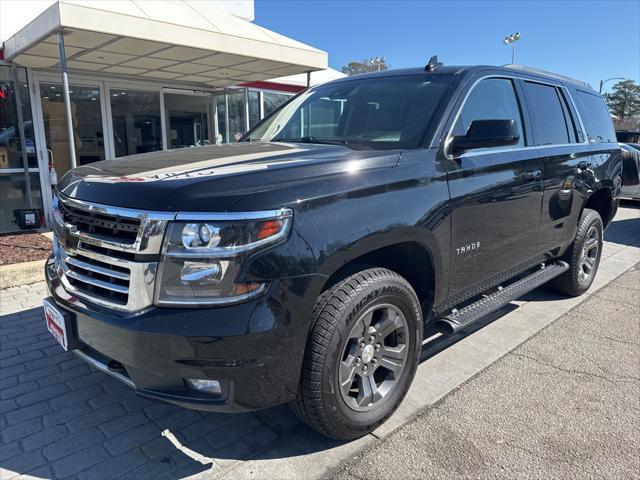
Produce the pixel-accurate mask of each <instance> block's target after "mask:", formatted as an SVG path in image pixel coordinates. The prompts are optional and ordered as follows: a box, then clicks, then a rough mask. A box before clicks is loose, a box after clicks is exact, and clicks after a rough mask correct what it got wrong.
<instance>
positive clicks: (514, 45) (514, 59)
mask: <svg viewBox="0 0 640 480" xmlns="http://www.w3.org/2000/svg"><path fill="white" fill-rule="evenodd" d="M511 47H512V49H511V65H515V64H516V42H513V43H512V44H511Z"/></svg>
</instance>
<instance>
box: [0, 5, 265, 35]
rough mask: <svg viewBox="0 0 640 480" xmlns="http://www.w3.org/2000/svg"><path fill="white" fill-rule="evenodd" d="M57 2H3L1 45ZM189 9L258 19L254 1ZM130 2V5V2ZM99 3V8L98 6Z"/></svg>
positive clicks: (117, 8)
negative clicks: (214, 11)
mask: <svg viewBox="0 0 640 480" xmlns="http://www.w3.org/2000/svg"><path fill="white" fill-rule="evenodd" d="M56 1H57V0H0V42H4V41H5V40H6V39H8V38H10V37H11V36H12V35H13V34H15V33H16V32H18V31H20V30H21V29H22V28H23V27H24V26H25V25H27V24H28V23H29V22H30V21H31V20H33V19H34V18H36V17H37V16H38V15H40V14H41V13H42V12H44V11H45V10H46V9H47V8H48V7H49V6H50V5H53V4H54V3H55V2H56ZM65 1H67V2H69V3H74V2H75V1H77V3H92V4H93V5H95V6H96V7H97V8H101V9H104V10H110V11H116V12H117V11H121V10H122V8H123V7H124V5H125V4H124V3H120V5H118V3H119V2H118V0H111V1H108V0H98V1H96V0H91V1H90V2H87V0H65ZM145 1H153V0H135V1H134V2H131V3H134V4H135V3H144V2H145ZM165 1H166V2H167V3H169V2H172V3H178V2H182V1H183V0H165ZM186 1H187V2H188V3H189V7H191V8H193V9H195V10H196V11H206V10H208V9H210V8H217V9H218V10H224V11H225V12H226V13H230V14H231V15H235V16H236V17H240V18H243V19H245V20H249V21H252V20H253V19H254V7H253V0H197V1H194V0H186ZM127 3H128V2H127ZM98 4H99V6H98Z"/></svg>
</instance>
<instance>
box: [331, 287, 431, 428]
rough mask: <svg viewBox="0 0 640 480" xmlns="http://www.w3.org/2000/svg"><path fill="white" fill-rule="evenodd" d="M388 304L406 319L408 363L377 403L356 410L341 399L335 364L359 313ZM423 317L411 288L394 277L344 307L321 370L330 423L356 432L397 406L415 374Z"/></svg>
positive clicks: (370, 288)
mask: <svg viewBox="0 0 640 480" xmlns="http://www.w3.org/2000/svg"><path fill="white" fill-rule="evenodd" d="M383 303H388V304H392V305H395V306H396V307H398V308H399V309H400V310H401V311H402V313H403V314H404V316H405V318H406V320H407V326H408V330H409V339H408V342H409V352H408V353H407V363H406V365H405V368H404V370H403V372H402V375H401V377H400V379H399V380H398V383H397V384H396V385H395V386H394V388H393V391H392V392H390V394H389V395H388V397H387V398H385V399H384V400H383V401H382V402H381V403H380V404H379V405H377V406H376V407H374V408H373V409H372V410H369V411H364V412H360V411H355V410H353V409H351V408H350V407H349V406H348V405H347V404H346V403H345V401H344V399H343V398H342V394H341V392H340V386H339V381H338V367H339V364H340V359H341V357H342V353H343V352H342V348H343V347H344V344H345V342H346V339H347V335H348V334H349V333H350V332H351V329H352V328H353V326H354V325H355V323H356V321H357V320H358V318H359V316H360V314H362V313H363V312H364V311H366V310H367V309H369V308H371V307H372V306H374V305H376V304H383ZM421 323H422V316H421V312H420V305H419V303H418V301H417V299H416V298H415V294H413V291H411V290H408V289H407V287H406V286H405V285H403V284H402V283H400V282H396V281H393V280H386V281H383V282H379V283H376V284H374V285H372V286H370V287H369V288H367V289H365V290H364V291H363V292H362V293H361V294H360V295H359V296H358V297H357V298H356V299H355V300H354V301H353V302H351V304H350V305H349V306H348V307H347V309H346V310H345V312H344V314H343V315H342V318H341V319H340V322H339V323H338V325H337V328H336V330H335V331H334V334H333V335H332V337H331V339H330V342H329V345H328V348H327V358H326V361H325V368H324V369H323V373H322V386H323V388H322V397H323V403H324V404H325V408H326V409H327V411H328V412H331V414H332V421H333V422H332V423H337V424H338V425H336V426H337V427H338V428H339V429H341V430H348V431H353V432H357V431H359V430H370V429H371V428H370V427H371V425H372V424H378V423H382V422H383V421H384V420H385V419H386V418H388V417H389V416H390V415H391V414H392V413H393V412H394V411H395V409H396V408H397V407H398V405H399V404H400V402H401V401H402V399H403V398H404V396H405V394H406V392H407V390H408V388H409V385H410V384H411V381H412V380H413V377H414V375H415V371H416V368H417V364H418V357H419V355H420V349H421V346H422V345H421V344H422V330H421V328H422V327H421Z"/></svg>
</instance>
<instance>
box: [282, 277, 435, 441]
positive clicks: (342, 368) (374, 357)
mask: <svg viewBox="0 0 640 480" xmlns="http://www.w3.org/2000/svg"><path fill="white" fill-rule="evenodd" d="M313 316H314V324H313V327H312V329H311V332H310V335H309V340H308V342H307V348H306V351H305V358H304V362H303V367H302V374H301V377H300V384H299V388H298V394H297V397H296V399H295V400H294V402H292V407H293V410H294V412H295V413H296V414H297V415H298V417H300V419H301V420H302V421H304V422H305V423H306V424H307V425H309V426H310V427H311V428H313V429H314V430H316V431H318V432H320V433H321V434H323V435H325V436H327V437H330V438H334V439H338V440H351V439H354V438H358V437H361V436H363V435H366V434H368V433H370V432H371V431H373V430H375V429H376V428H377V427H378V426H379V425H381V424H382V423H383V422H384V421H385V420H386V419H387V418H389V416H391V414H392V413H393V412H394V411H395V410H396V408H397V407H398V405H399V404H400V402H401V401H402V399H403V398H404V396H405V394H406V393H407V390H408V389H409V386H410V385H411V381H412V380H413V377H414V375H415V372H416V368H417V365H418V357H419V354H420V349H421V346H422V329H423V327H422V311H421V308H420V302H419V301H418V297H417V296H416V294H415V292H414V291H413V288H411V285H410V284H409V282H407V281H406V280H405V279H404V278H403V277H401V276H400V275H398V274H397V273H395V272H392V271H390V270H386V269H383V268H372V269H369V270H364V271H361V272H358V273H355V274H353V275H351V276H350V277H348V278H346V279H344V280H342V281H341V282H339V283H337V284H336V285H334V286H333V287H332V288H331V289H329V290H327V291H325V292H324V293H323V294H322V295H321V296H320V298H319V299H318V301H317V303H316V307H315V309H314V314H313ZM367 324H369V327H366V325H367ZM388 332H391V333H388ZM363 345H365V346H364V347H363ZM401 357H402V358H401ZM399 365H401V366H399ZM350 379H352V380H350ZM350 382H351V383H350ZM374 387H375V388H374Z"/></svg>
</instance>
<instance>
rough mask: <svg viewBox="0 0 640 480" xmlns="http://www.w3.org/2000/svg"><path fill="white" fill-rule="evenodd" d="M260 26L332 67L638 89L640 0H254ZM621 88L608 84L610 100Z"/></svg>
mask: <svg viewBox="0 0 640 480" xmlns="http://www.w3.org/2000/svg"><path fill="white" fill-rule="evenodd" d="M255 23H256V24H258V25H261V26H263V27H266V28H268V29H270V30H274V31H276V32H278V33H280V34H282V35H286V36H288V37H291V38H294V39H296V40H298V41H301V42H303V43H307V44H309V45H311V46H313V47H316V48H319V49H321V50H324V51H326V52H327V53H328V54H329V66H330V67H332V68H335V69H336V70H341V68H342V66H343V65H345V64H347V63H348V62H350V61H352V60H360V59H362V58H365V57H367V58H370V57H375V56H384V57H385V58H386V60H387V62H388V64H389V65H390V67H391V68H404V67H416V66H423V65H425V63H426V62H427V60H428V59H429V57H431V55H435V54H437V55H438V58H439V60H440V61H441V62H443V63H444V64H445V65H473V64H488V65H503V64H507V63H511V46H510V45H504V44H503V43H502V40H503V39H504V37H505V36H506V35H508V34H511V33H514V32H519V33H520V35H521V38H520V40H519V41H518V42H517V44H516V63H520V64H523V65H527V66H532V67H536V68H542V69H544V70H550V71H552V72H556V73H560V74H563V75H568V76H570V77H574V78H577V79H580V80H583V81H586V82H589V83H590V84H591V85H592V86H593V87H594V88H595V89H597V88H598V85H599V82H600V80H602V79H608V78H611V77H625V78H631V79H633V80H635V81H636V82H638V81H640V0H628V1H624V0H623V1H611V0H610V1H604V0H603V1H596V0H592V1H550V0H541V1H536V2H529V1H507V0H505V1H455V0H451V1H426V0H422V1H420V0H415V1H405V0H396V1H393V0H342V1H337V0H322V1H318V0H255ZM614 84H615V81H611V82H608V83H607V84H605V88H604V91H607V90H608V89H610V88H611V87H612V86H613V85H614Z"/></svg>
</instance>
